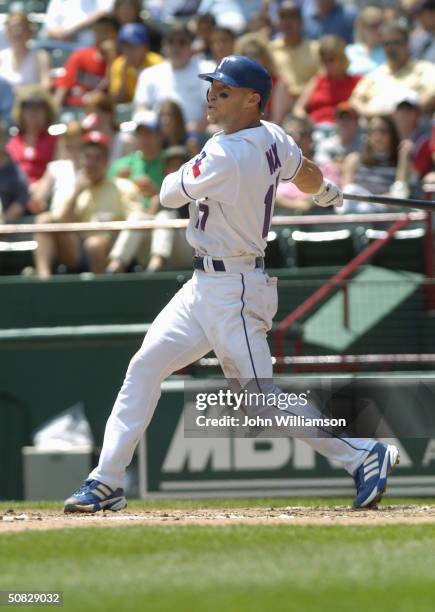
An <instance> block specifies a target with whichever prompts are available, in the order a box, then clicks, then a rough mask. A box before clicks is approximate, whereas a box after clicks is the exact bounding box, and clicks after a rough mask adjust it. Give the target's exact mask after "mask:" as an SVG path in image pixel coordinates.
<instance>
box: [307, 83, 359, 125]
mask: <svg viewBox="0 0 435 612" xmlns="http://www.w3.org/2000/svg"><path fill="white" fill-rule="evenodd" d="M315 78H316V82H315V86H314V90H313V92H312V94H311V96H310V97H309V99H308V102H307V105H306V111H307V113H308V115H309V118H310V119H311V121H312V122H313V123H335V110H336V106H337V104H339V103H340V102H345V101H346V100H348V99H349V98H350V95H351V93H352V91H353V89H354V87H355V85H356V84H357V83H358V81H359V80H360V79H361V77H360V76H359V75H356V74H355V75H352V76H351V75H349V74H347V75H346V76H344V77H342V78H341V79H331V77H328V76H326V75H325V76H317V77H315Z"/></svg>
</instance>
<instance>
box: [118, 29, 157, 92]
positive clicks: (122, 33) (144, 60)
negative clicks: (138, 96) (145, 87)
mask: <svg viewBox="0 0 435 612" xmlns="http://www.w3.org/2000/svg"><path fill="white" fill-rule="evenodd" d="M118 42H119V45H120V47H121V55H120V56H119V57H117V58H116V59H115V60H113V62H112V65H111V67H110V86H109V91H110V95H111V96H112V98H113V99H114V101H115V102H117V103H120V102H124V103H125V102H132V101H133V98H134V92H135V90H136V84H137V79H138V76H139V73H140V72H141V71H142V70H144V69H145V68H149V67H150V66H155V65H156V64H160V63H161V62H163V57H162V56H161V55H159V54H158V53H154V52H153V51H150V48H149V42H150V37H149V32H148V30H147V28H146V27H145V26H144V25H142V24H140V23H127V24H126V25H123V26H122V27H121V29H120V30H119V34H118Z"/></svg>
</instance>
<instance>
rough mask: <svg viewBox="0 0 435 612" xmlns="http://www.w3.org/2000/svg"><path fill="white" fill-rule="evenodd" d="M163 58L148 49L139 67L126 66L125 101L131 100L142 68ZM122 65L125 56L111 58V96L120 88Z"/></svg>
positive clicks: (159, 62)
mask: <svg viewBox="0 0 435 612" xmlns="http://www.w3.org/2000/svg"><path fill="white" fill-rule="evenodd" d="M163 60H164V58H163V57H162V56H161V55H159V54H158V53H154V51H148V53H146V55H145V59H144V62H143V64H142V66H140V67H139V68H134V66H129V67H128V68H127V97H128V100H127V102H131V101H132V100H133V98H134V92H135V89H136V83H137V79H138V76H139V74H140V73H141V72H142V70H143V69H144V68H149V67H150V66H155V65H156V64H161V63H162V62H163ZM124 66H125V57H123V56H122V55H120V56H119V57H117V58H116V59H115V60H113V62H112V65H111V66H110V87H109V92H110V94H111V95H112V96H116V95H118V93H119V91H120V89H121V85H122V75H123V73H124Z"/></svg>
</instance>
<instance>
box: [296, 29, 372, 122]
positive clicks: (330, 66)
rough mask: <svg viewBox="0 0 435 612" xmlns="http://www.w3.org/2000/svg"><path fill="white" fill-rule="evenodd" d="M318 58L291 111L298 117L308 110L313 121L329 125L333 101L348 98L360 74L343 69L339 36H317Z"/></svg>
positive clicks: (342, 44) (345, 64)
mask: <svg viewBox="0 0 435 612" xmlns="http://www.w3.org/2000/svg"><path fill="white" fill-rule="evenodd" d="M319 58H320V63H321V66H322V68H321V70H320V71H319V73H318V74H317V75H316V76H315V77H314V78H313V79H312V80H311V81H310V82H309V83H308V85H307V86H306V88H305V90H304V91H303V92H302V94H301V96H300V97H299V99H298V101H297V103H296V105H295V108H294V113H295V115H299V116H302V117H303V116H304V115H305V114H308V116H309V118H310V120H311V121H312V123H314V124H315V125H322V124H328V125H331V124H332V125H333V124H334V123H335V110H336V107H337V104H339V103H340V102H345V101H346V100H348V99H349V97H350V95H351V93H352V91H353V89H354V87H355V85H356V84H357V83H358V81H359V79H360V77H359V76H357V75H350V74H348V73H347V68H348V66H349V60H348V59H347V56H346V53H345V42H344V40H343V39H342V38H340V37H339V36H334V35H329V36H324V37H323V38H321V39H320V42H319Z"/></svg>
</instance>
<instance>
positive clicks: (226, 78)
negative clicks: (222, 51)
mask: <svg viewBox="0 0 435 612" xmlns="http://www.w3.org/2000/svg"><path fill="white" fill-rule="evenodd" d="M198 76H199V78H200V79H204V80H205V81H222V83H226V84H227V85H231V86H232V87H245V88H248V89H253V90H254V91H256V92H258V93H259V94H260V96H261V110H264V107H265V106H266V104H267V100H268V99H269V96H270V92H271V90H272V78H271V76H270V74H269V73H268V72H267V70H266V69H265V68H263V66H261V64H259V63H258V62H256V61H255V60H253V59H250V58H249V57H245V56H244V55H228V56H227V57H224V58H223V59H222V60H221V62H220V63H219V64H218V65H217V66H216V68H215V71H214V72H207V73H203V74H199V75H198Z"/></svg>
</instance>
